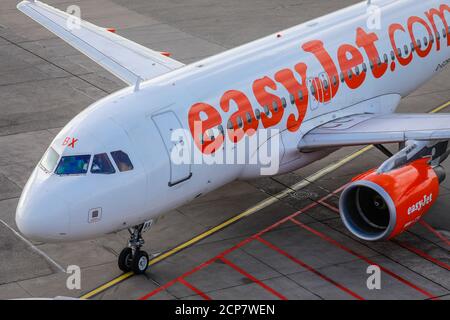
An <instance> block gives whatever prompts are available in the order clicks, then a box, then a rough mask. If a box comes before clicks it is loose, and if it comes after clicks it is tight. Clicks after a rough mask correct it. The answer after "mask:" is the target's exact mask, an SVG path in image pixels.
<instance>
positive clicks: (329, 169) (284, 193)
mask: <svg viewBox="0 0 450 320" xmlns="http://www.w3.org/2000/svg"><path fill="white" fill-rule="evenodd" d="M449 106H450V101H447V102H446V103H444V104H442V105H441V106H439V107H437V108H435V109H433V110H431V111H429V113H431V114H433V113H438V112H440V111H442V110H444V109H445V108H447V107H449ZM373 148H374V147H373V146H372V145H369V146H366V147H364V148H362V149H360V150H358V151H356V152H354V153H352V154H350V155H348V156H346V157H344V158H343V159H341V160H340V161H337V162H334V163H332V164H331V165H329V166H327V167H324V168H322V169H320V170H319V171H317V172H316V173H313V174H312V175H310V176H309V177H307V178H305V179H302V180H301V181H300V182H298V183H296V184H294V185H293V186H291V187H290V188H287V189H285V190H284V191H282V192H280V193H278V194H276V195H274V196H271V197H268V198H267V199H265V200H263V201H261V202H259V203H258V204H256V205H255V206H253V207H251V208H249V209H247V210H246V211H244V212H242V213H240V214H238V215H236V216H234V217H232V218H231V219H229V220H227V221H225V222H223V223H221V224H219V225H217V226H215V227H213V228H211V229H209V230H207V231H205V232H204V233H201V234H199V235H197V236H195V237H194V238H192V239H190V240H188V241H186V242H184V243H182V244H180V245H178V246H176V247H174V248H173V249H170V250H168V251H166V252H164V253H162V254H160V255H159V256H157V257H156V258H154V259H152V260H150V262H149V266H152V265H154V264H156V263H158V262H160V261H162V260H165V259H167V258H169V257H170V256H172V255H174V254H176V253H178V252H180V251H182V250H184V249H186V248H188V247H190V246H192V245H194V244H196V243H198V242H200V241H201V240H203V239H205V238H207V237H209V236H211V235H212V234H214V233H216V232H218V231H220V230H222V229H225V228H226V227H228V226H230V225H231V224H234V223H236V222H237V221H239V220H241V219H243V218H245V217H247V216H250V215H252V214H254V213H256V212H259V211H260V210H262V209H264V208H266V207H268V206H270V205H272V204H274V203H276V202H277V201H279V200H280V199H282V198H284V197H286V196H288V195H289V194H290V193H292V191H293V190H295V191H298V190H301V189H302V188H305V187H306V186H308V185H310V184H311V183H313V182H315V181H317V180H318V179H320V178H322V177H323V176H325V175H327V174H329V173H331V172H333V171H335V170H337V169H339V168H340V167H342V166H344V165H345V164H347V163H349V162H351V161H353V160H354V159H356V158H358V157H359V156H361V155H362V154H365V153H366V152H368V151H370V150H371V149H373ZM133 275H134V274H133V273H132V272H128V273H124V274H122V275H120V276H118V277H116V278H114V279H113V280H111V281H109V282H106V283H105V284H103V285H101V286H99V287H97V288H95V289H93V290H91V291H89V292H87V293H86V294H84V295H82V296H81V297H80V299H90V298H92V297H94V296H95V295H97V294H99V293H101V292H103V291H105V290H107V289H109V288H110V287H113V286H114V285H116V284H118V283H120V282H122V281H124V280H126V279H128V278H130V277H132V276H133Z"/></svg>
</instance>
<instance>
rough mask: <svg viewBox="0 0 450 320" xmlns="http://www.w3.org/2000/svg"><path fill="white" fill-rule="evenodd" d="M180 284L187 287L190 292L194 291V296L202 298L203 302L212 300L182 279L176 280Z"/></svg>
mask: <svg viewBox="0 0 450 320" xmlns="http://www.w3.org/2000/svg"><path fill="white" fill-rule="evenodd" d="M178 281H179V282H180V283H182V284H184V285H185V286H186V287H188V288H189V289H191V290H192V291H194V292H195V293H196V294H198V295H199V296H200V297H202V298H203V299H205V300H212V299H211V298H210V297H209V296H208V295H207V294H206V293H204V292H203V291H201V290H199V289H198V288H197V287H194V286H193V285H192V284H190V283H189V282H187V281H186V280H184V279H179V280H178Z"/></svg>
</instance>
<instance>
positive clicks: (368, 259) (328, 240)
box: [290, 217, 436, 300]
mask: <svg viewBox="0 0 450 320" xmlns="http://www.w3.org/2000/svg"><path fill="white" fill-rule="evenodd" d="M290 220H291V221H292V222H293V223H295V224H296V225H297V226H298V227H299V228H303V229H305V230H307V231H309V232H311V233H312V234H314V235H316V236H318V237H320V238H321V239H323V240H325V241H327V242H329V243H330V244H332V245H334V246H336V247H338V248H340V249H342V250H344V251H345V252H347V253H350V254H352V255H354V256H355V257H357V258H359V259H361V260H362V261H365V262H366V263H368V264H370V265H376V266H378V267H379V268H380V269H381V271H384V272H385V273H387V274H388V275H390V276H391V277H392V278H394V279H396V280H398V281H400V282H401V283H403V284H405V285H407V286H409V287H410V288H412V289H414V290H416V291H418V292H420V293H421V294H423V295H424V296H426V297H428V298H431V299H433V300H435V299H436V296H435V295H433V294H431V293H429V292H428V291H426V290H425V289H423V288H421V287H419V286H418V285H415V284H414V283H412V282H411V281H409V280H407V279H405V278H403V277H402V276H400V275H398V274H397V273H395V272H393V271H391V270H389V269H387V268H385V267H383V266H382V265H380V264H379V263H375V262H374V261H372V260H371V259H370V258H367V257H365V256H363V255H362V254H359V253H357V252H356V251H354V250H352V249H350V248H348V247H347V246H345V245H343V244H341V243H340V242H338V241H336V240H334V239H333V238H331V237H329V236H327V235H326V234H324V233H322V232H320V231H317V230H315V229H313V228H311V227H310V226H307V225H305V224H304V223H303V222H301V221H299V220H297V219H296V217H292V218H291V219H290Z"/></svg>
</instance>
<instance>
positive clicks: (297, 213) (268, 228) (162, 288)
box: [139, 185, 346, 300]
mask: <svg viewBox="0 0 450 320" xmlns="http://www.w3.org/2000/svg"><path fill="white" fill-rule="evenodd" d="M345 187H346V185H345V186H342V187H340V188H339V189H337V190H336V191H334V192H332V193H330V194H328V195H326V196H325V197H323V198H322V199H320V200H319V201H324V200H326V199H329V198H330V197H332V196H334V195H335V194H337V193H339V192H340V191H341V190H343V189H344V188H345ZM318 205H319V203H318V202H313V203H311V204H310V205H308V206H306V207H305V208H303V209H301V210H299V211H297V212H295V213H293V214H292V215H290V216H288V217H286V218H284V219H281V220H280V221H278V222H276V223H274V224H273V225H271V226H269V227H267V228H266V229H264V230H262V231H260V232H258V233H257V234H255V235H253V236H251V237H249V238H247V239H245V240H243V241H241V242H239V243H238V244H236V245H235V246H233V247H231V248H229V249H227V250H225V251H223V252H222V253H221V254H219V255H217V256H215V257H213V258H211V259H210V260H208V261H206V262H204V263H202V264H200V265H198V266H197V267H195V268H194V269H192V270H191V271H188V272H186V273H185V274H183V275H181V276H180V277H178V278H176V279H173V280H171V281H169V282H168V283H166V284H165V285H163V286H161V287H159V288H157V289H155V290H153V291H151V292H149V293H147V294H146V295H144V296H142V297H141V298H139V300H147V299H149V298H151V297H152V296H154V295H156V294H158V293H159V292H161V291H163V290H166V289H167V288H169V287H170V286H172V285H174V284H175V283H177V282H178V281H180V279H185V278H186V277H188V276H190V275H192V274H193V273H195V272H197V271H200V270H201V269H203V268H206V267H207V266H209V265H210V264H212V263H213V262H215V261H217V260H219V259H223V258H224V257H225V256H226V255H227V254H229V253H231V252H233V251H235V250H237V249H239V248H241V247H243V246H244V245H246V244H248V243H250V242H252V241H254V240H255V239H256V238H257V237H259V236H261V235H263V234H265V233H267V232H269V231H270V230H272V229H275V228H276V227H278V226H279V225H281V224H283V223H285V222H287V221H289V220H290V219H292V218H294V217H296V216H298V215H300V214H302V213H304V212H306V211H308V210H310V209H312V208H314V207H316V206H318Z"/></svg>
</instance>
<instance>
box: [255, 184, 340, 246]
mask: <svg viewBox="0 0 450 320" xmlns="http://www.w3.org/2000/svg"><path fill="white" fill-rule="evenodd" d="M346 186H347V185H344V186H342V187H340V188H339V189H336V190H335V191H333V192H332V193H330V194H328V195H326V196H324V197H323V198H322V199H320V200H319V201H317V202H313V203H311V204H310V205H307V206H306V207H304V208H302V209H300V210H299V211H297V212H294V213H293V214H291V215H290V216H287V217H286V218H283V219H281V220H280V221H278V222H276V223H274V224H272V225H271V226H268V227H267V228H265V229H263V230H262V231H260V232H258V233H257V234H255V235H254V236H253V238H257V237H260V236H262V235H263V234H265V233H267V232H269V231H270V230H273V229H275V228H276V227H278V226H280V225H282V224H283V223H285V222H287V221H290V220H291V219H293V218H295V217H297V216H299V215H300V214H302V213H304V212H306V211H308V210H311V209H312V208H315V207H317V206H318V205H319V204H320V203H321V202H323V201H325V200H327V199H329V198H331V197H333V196H334V195H336V194H337V193H339V192H340V191H342V190H343V189H344V188H345V187H346Z"/></svg>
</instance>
